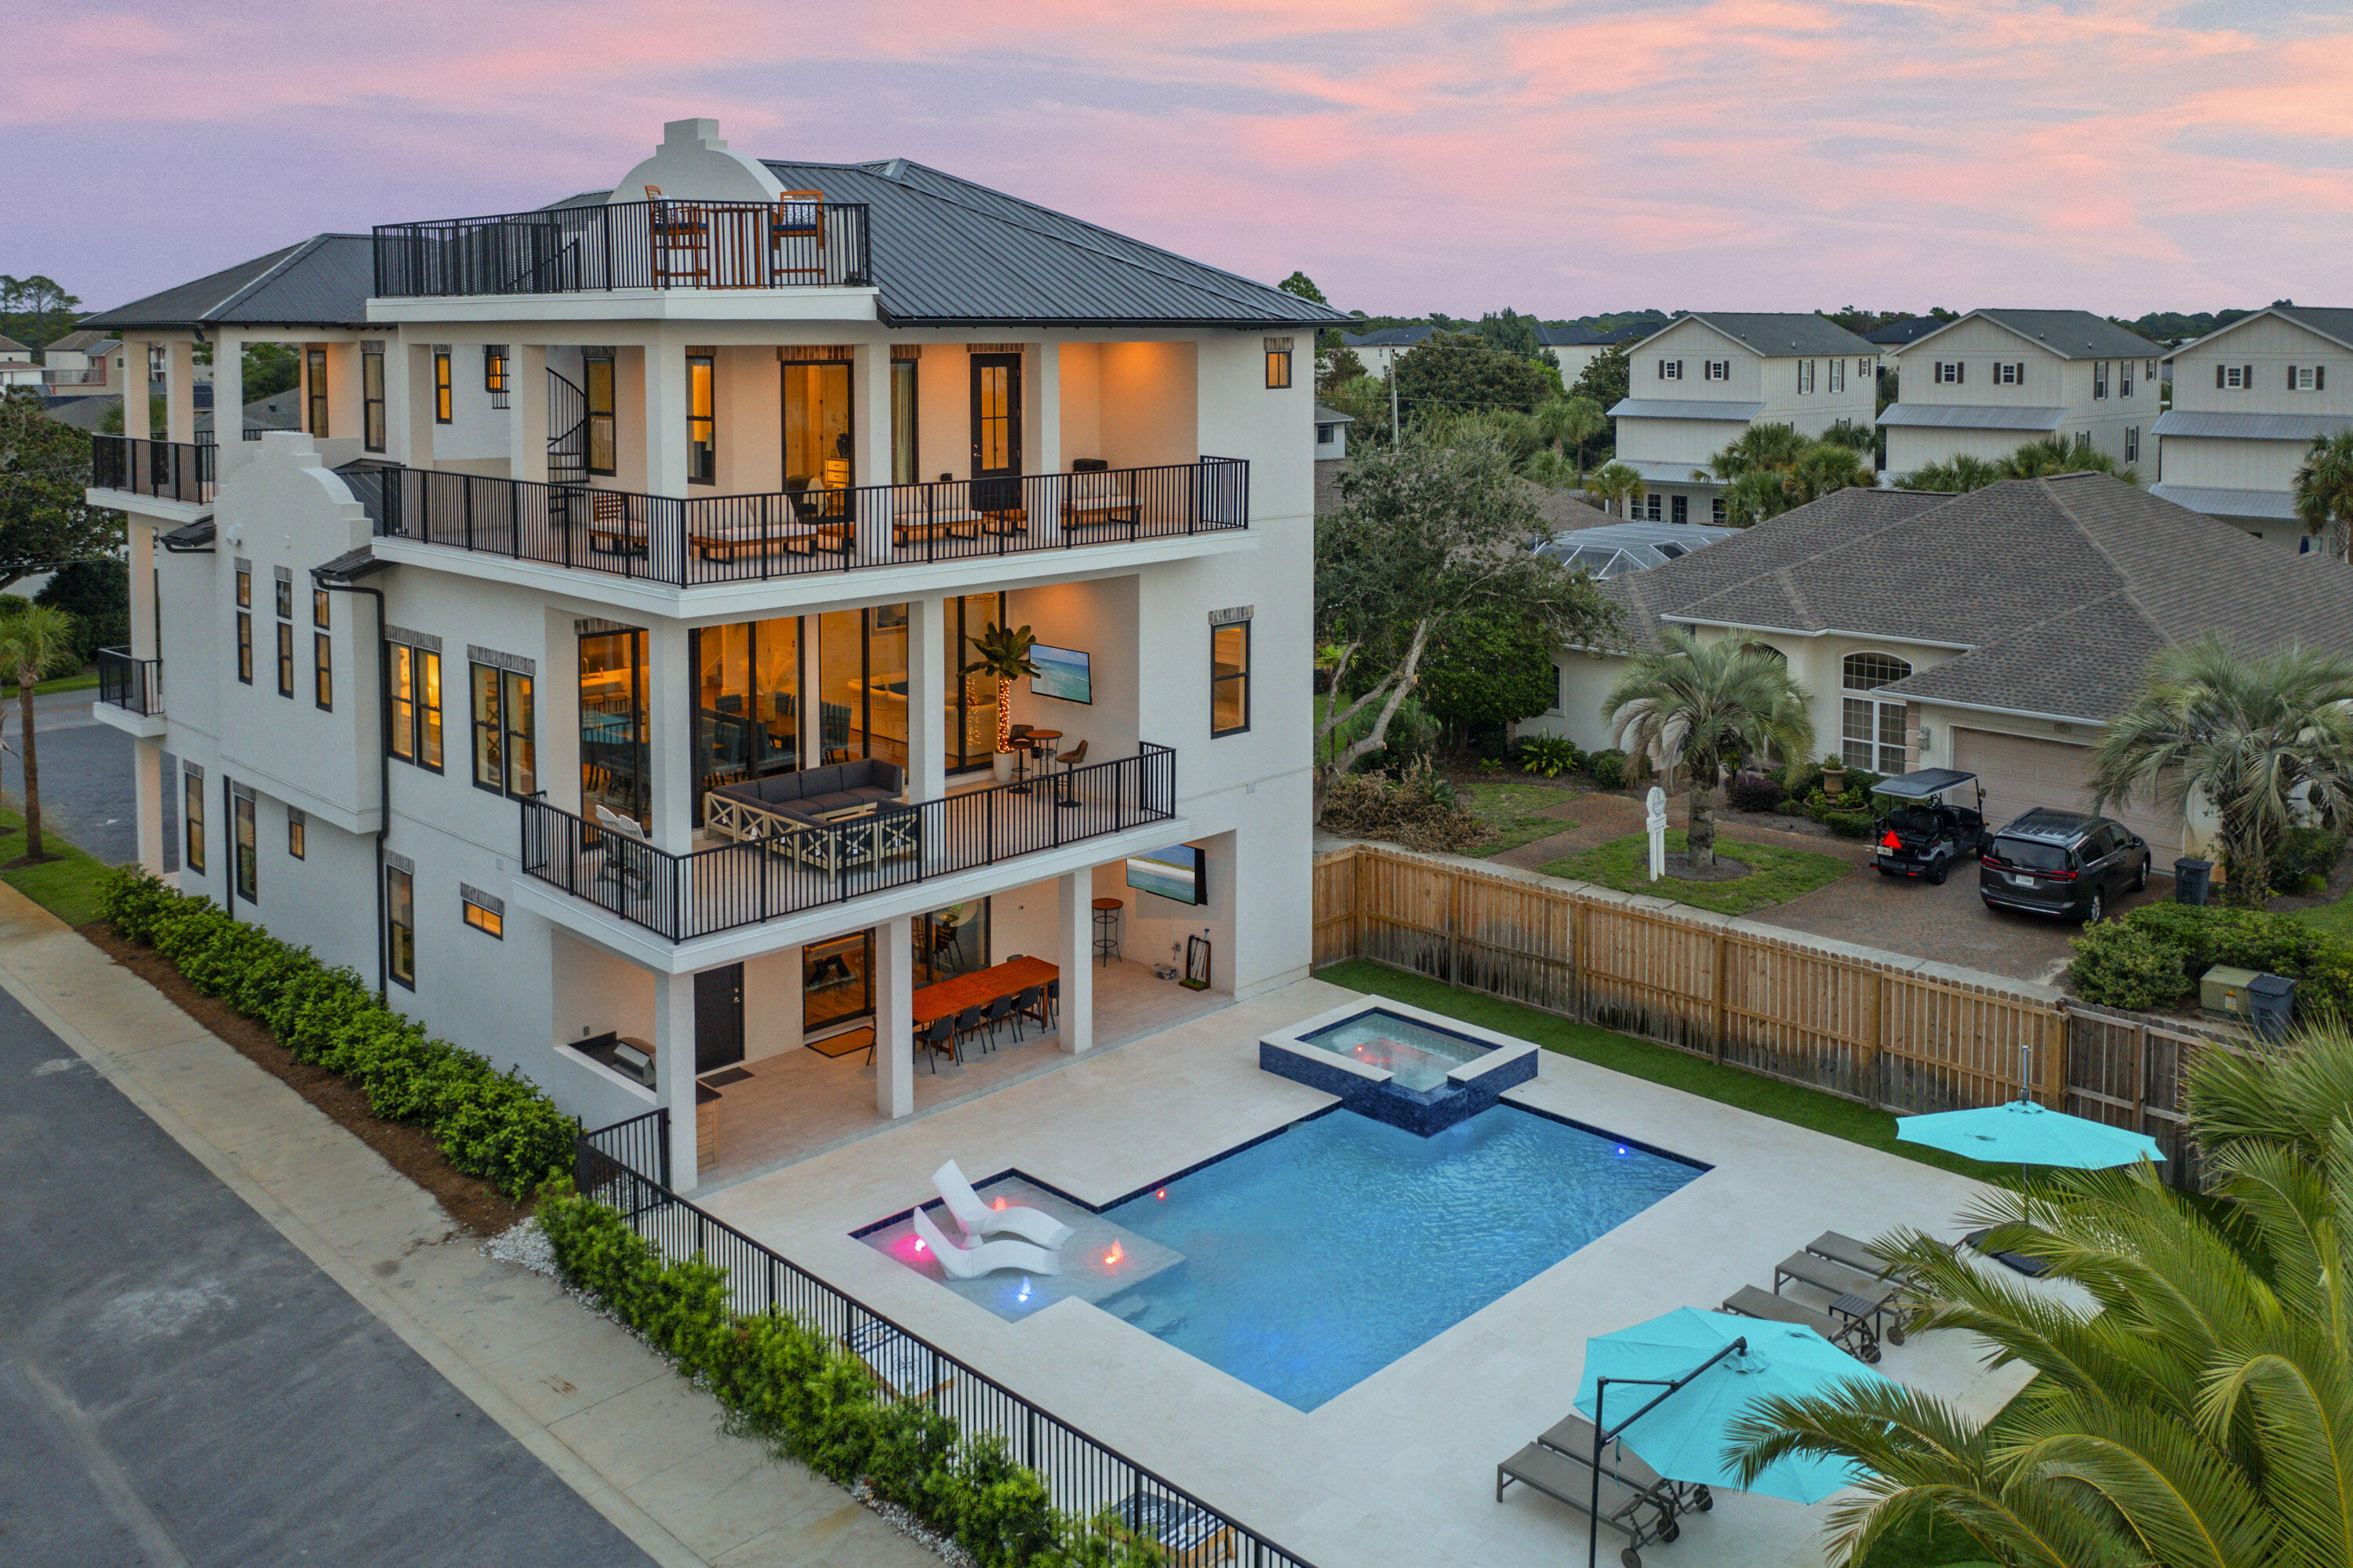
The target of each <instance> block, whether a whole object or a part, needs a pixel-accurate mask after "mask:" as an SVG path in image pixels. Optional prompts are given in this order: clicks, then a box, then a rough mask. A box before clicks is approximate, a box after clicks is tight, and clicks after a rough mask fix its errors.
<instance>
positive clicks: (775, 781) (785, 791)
mask: <svg viewBox="0 0 2353 1568" xmlns="http://www.w3.org/2000/svg"><path fill="white" fill-rule="evenodd" d="M733 788H737V789H755V790H757V791H758V799H759V800H760V802H761V803H762V804H763V805H769V806H781V805H784V804H786V802H787V801H792V800H799V799H800V798H801V776H800V775H799V774H797V773H771V774H769V775H768V776H767V777H766V778H765V779H759V780H757V781H756V782H754V783H752V784H748V785H736V786H733Z"/></svg>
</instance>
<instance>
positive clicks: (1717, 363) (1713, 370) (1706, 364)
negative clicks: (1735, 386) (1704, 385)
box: [1700, 359, 1732, 381]
mask: <svg viewBox="0 0 2353 1568" xmlns="http://www.w3.org/2000/svg"><path fill="white" fill-rule="evenodd" d="M1700 379H1701V380H1703V381H1729V380H1731V379H1732V361H1730V360H1728V359H1704V360H1702V361H1700Z"/></svg>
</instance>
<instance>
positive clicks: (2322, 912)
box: [2288, 893, 2353, 941]
mask: <svg viewBox="0 0 2353 1568" xmlns="http://www.w3.org/2000/svg"><path fill="white" fill-rule="evenodd" d="M2288 917H2289V918H2290V919H2292V920H2301V921H2303V922H2304V923H2305V924H2306V925H2307V926H2314V927H2319V928H2320V929H2321V930H2323V931H2326V932H2327V933H2328V934H2329V935H2330V936H2332V937H2342V938H2345V939H2346V940H2347V941H2353V893H2348V894H2347V895H2345V896H2344V897H2342V898H2340V899H2338V900H2337V902H2336V903H2334V904H2322V905H2318V906H2315V907H2313V908H2310V909H2295V910H2291V911H2289V912H2288Z"/></svg>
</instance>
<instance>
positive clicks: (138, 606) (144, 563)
mask: <svg viewBox="0 0 2353 1568" xmlns="http://www.w3.org/2000/svg"><path fill="white" fill-rule="evenodd" d="M128 532H129V534H130V535H131V537H130V541H129V543H130V546H131V656H132V658H133V659H153V658H154V657H155V656H156V650H155V530H154V528H153V525H152V524H148V523H146V522H145V521H143V520H142V521H139V522H134V523H132V524H131V525H130V528H129V530H128Z"/></svg>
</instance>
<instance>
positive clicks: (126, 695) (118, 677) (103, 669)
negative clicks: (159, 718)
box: [98, 648, 164, 717]
mask: <svg viewBox="0 0 2353 1568" xmlns="http://www.w3.org/2000/svg"><path fill="white" fill-rule="evenodd" d="M98 700H99V701H100V702H101V703H110V704H111V705H114V706H116V707H118V708H121V709H124V710H125V711H127V712H130V713H134V714H140V715H147V716H151V717H152V716H153V715H157V714H160V713H162V712H163V711H164V661H162V660H161V659H134V658H132V656H131V650H130V649H128V648H101V649H100V650H99V651H98Z"/></svg>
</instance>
